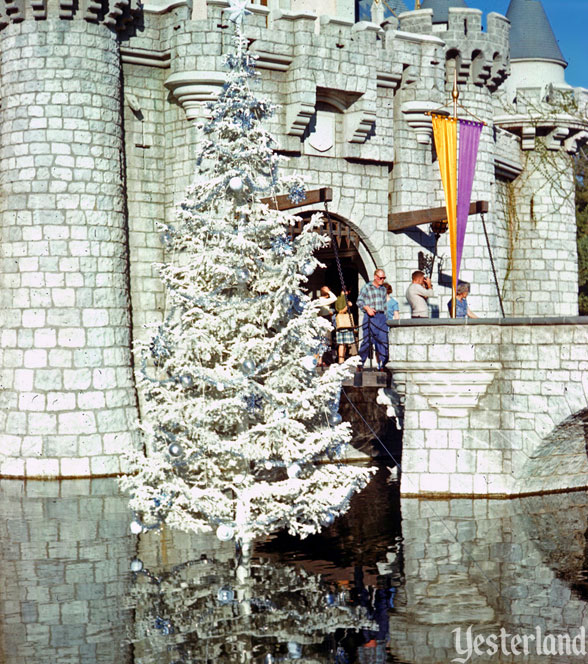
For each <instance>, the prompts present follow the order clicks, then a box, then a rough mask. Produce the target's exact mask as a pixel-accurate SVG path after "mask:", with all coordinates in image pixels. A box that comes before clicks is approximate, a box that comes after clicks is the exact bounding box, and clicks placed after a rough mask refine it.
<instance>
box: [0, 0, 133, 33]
mask: <svg viewBox="0 0 588 664" xmlns="http://www.w3.org/2000/svg"><path fill="white" fill-rule="evenodd" d="M140 11H141V8H140V2H139V1H138V0H104V1H102V0H84V1H83V2H80V3H77V2H71V0H58V1H57V2H52V1H51V0H32V1H31V2H30V3H29V2H26V1H25V0H0V30H2V29H4V28H5V27H7V26H8V25H10V24H11V23H21V22H22V21H26V20H34V21H42V20H47V19H62V20H66V21H71V20H81V21H88V22H89V23H101V24H103V25H105V26H107V27H108V28H110V29H111V30H114V31H115V32H121V31H124V30H125V29H126V28H127V27H128V26H129V24H130V23H132V22H133V21H134V20H135V18H136V17H137V16H138V15H139V13H140Z"/></svg>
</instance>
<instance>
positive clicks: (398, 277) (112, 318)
mask: <svg viewBox="0 0 588 664" xmlns="http://www.w3.org/2000/svg"><path fill="white" fill-rule="evenodd" d="M366 2H367V0H357V2H354V1H353V0H320V1H319V0H261V1H260V0H256V1H255V2H253V4H251V5H249V6H248V8H249V10H250V11H251V12H252V15H251V16H250V17H248V21H247V24H246V27H245V33H246V36H247V37H248V38H249V40H250V48H251V50H252V51H253V52H255V53H256V54H257V56H258V61H257V68H258V71H259V73H260V88H259V94H260V95H262V94H263V95H267V96H269V97H270V98H271V99H272V100H273V101H275V102H277V103H278V104H279V105H280V110H279V112H278V113H277V114H276V116H275V117H274V118H273V120H272V125H271V126H270V130H271V131H272V132H273V133H274V135H275V136H276V138H277V140H278V143H279V145H280V150H281V151H282V152H283V153H284V154H285V155H287V156H288V157H290V161H289V163H288V165H287V168H288V169H289V170H292V171H295V172H299V173H303V174H304V175H305V176H306V177H307V180H308V181H307V186H308V188H309V189H313V188H321V187H329V188H331V189H332V191H333V200H332V202H331V203H330V210H331V213H332V216H333V219H334V220H335V222H336V224H337V233H338V234H339V235H340V237H341V246H340V249H341V251H340V254H341V260H342V263H343V270H344V273H345V275H346V279H347V280H348V281H349V284H350V286H351V289H352V292H357V289H358V288H359V287H360V286H361V284H362V283H363V282H364V281H365V280H366V279H370V278H371V275H372V273H373V270H374V268H375V267H376V266H378V267H382V268H384V269H385V270H386V274H387V277H388V280H389V281H390V282H391V284H392V285H393V287H394V289H395V292H396V293H397V294H398V293H399V294H400V295H399V297H398V299H399V300H400V302H401V309H402V315H403V316H406V315H407V313H408V305H407V304H406V302H404V298H403V297H402V293H403V292H404V289H405V287H406V285H407V284H408V282H409V280H410V273H411V272H412V271H413V270H414V269H415V268H416V267H417V265H418V263H419V253H420V254H421V262H422V261H423V260H425V261H426V259H427V258H429V259H430V257H431V255H432V252H433V251H434V246H435V237H434V234H433V233H432V231H430V230H429V226H428V225H426V226H423V225H421V226H414V227H412V228H406V229H401V230H397V231H391V230H390V227H391V226H390V225H391V219H392V218H393V216H394V215H395V214H396V213H400V212H406V211H420V210H426V209H431V208H436V207H440V206H442V205H443V204H444V198H443V192H442V187H441V182H440V177H439V172H438V167H437V164H436V161H435V159H436V158H435V154H434V149H433V145H432V128H431V121H430V118H429V117H428V116H427V115H426V113H427V112H430V111H433V110H436V109H439V108H445V110H446V111H447V110H448V107H447V103H448V99H449V98H450V96H451V89H452V85H453V80H454V77H455V78H456V80H457V84H458V89H459V93H460V97H459V102H460V105H461V109H460V114H461V113H462V112H463V114H464V117H469V118H470V119H480V120H482V121H484V122H485V123H486V125H487V126H486V127H485V128H484V131H483V132H482V138H481V143H480V151H479V156H478V163H477V171H476V179H475V182H474V190H473V195H472V200H474V201H476V200H480V201H487V202H488V207H489V210H488V213H487V214H486V215H485V217H484V218H482V217H480V215H472V216H471V217H470V221H469V227H468V235H467V239H466V244H465V248H464V256H463V262H462V270H461V273H460V276H461V278H462V279H464V280H466V281H470V282H472V295H471V297H470V305H471V307H472V309H474V310H475V311H476V313H478V315H481V316H488V317H493V316H494V317H495V316H499V315H500V307H501V306H502V307H503V308H504V311H505V314H506V315H507V316H511V317H527V316H543V317H551V316H560V317H562V316H564V317H565V316H575V315H577V312H578V309H577V259H576V237H575V235H576V228H575V215H574V196H573V192H574V181H573V173H572V168H571V155H573V154H574V153H575V152H576V151H577V149H578V147H579V145H581V144H582V143H583V142H584V141H586V140H587V139H588V121H587V120H586V115H585V108H586V104H587V101H588V91H586V90H582V89H572V88H571V87H570V86H568V85H567V84H566V82H565V76H564V69H565V66H566V62H565V59H564V57H563V55H562V54H561V52H560V50H559V47H558V45H557V42H556V40H555V37H554V35H553V32H552V30H551V27H550V25H549V23H548V21H547V18H546V16H545V13H544V11H543V7H542V5H541V2H540V1H539V0H511V3H510V7H509V10H508V12H507V16H506V17H505V16H501V15H499V14H496V13H491V14H489V15H488V16H487V17H486V27H485V29H482V19H483V17H482V12H481V11H479V10H477V9H475V8H470V7H468V6H466V3H465V2H464V1H463V0H423V2H422V3H421V8H420V9H418V10H413V11H408V9H409V8H408V7H407V6H406V5H405V4H404V3H403V2H401V1H396V2H392V3H388V5H391V7H392V9H394V10H395V12H394V13H395V14H397V16H388V17H386V16H385V14H384V10H385V5H384V4H383V3H381V2H378V1H375V2H373V4H372V5H371V7H370V8H369V9H370V10H371V20H370V21H365V20H361V21H358V20H357V18H358V17H359V15H358V12H357V9H358V7H359V5H365V4H366ZM227 6H228V2H227V1H226V0H193V1H190V0H148V1H147V2H146V3H145V4H138V3H135V1H134V0H100V1H98V0H83V1H82V2H79V3H71V2H68V1H66V0H31V1H30V2H25V0H4V2H2V4H1V12H0V19H1V22H0V81H1V83H0V85H1V87H0V90H1V93H2V107H1V109H0V155H1V159H2V177H1V180H0V188H1V195H0V206H1V207H0V252H1V262H0V298H1V311H0V335H1V336H0V339H1V348H0V387H1V392H0V403H1V408H0V475H4V476H8V477H10V476H12V477H79V476H89V475H93V476H101V475H112V474H116V473H118V472H120V470H121V465H120V464H121V461H120V457H119V454H120V452H121V450H123V449H124V448H127V447H129V446H130V445H132V444H133V436H134V434H133V429H134V426H135V424H134V423H135V422H136V420H137V418H138V414H139V404H138V401H137V396H136V392H135V387H134V378H133V367H132V355H131V347H132V343H133V339H134V338H138V337H139V336H140V335H142V334H144V328H143V326H144V324H146V323H152V322H154V321H158V320H160V319H161V316H162V311H163V307H164V302H163V293H162V290H161V284H160V282H159V279H158V277H157V274H156V271H155V269H154V267H153V266H154V263H157V262H160V261H162V260H164V257H165V245H164V243H162V241H161V239H160V233H159V230H158V227H157V223H158V222H161V221H171V220H172V219H173V216H174V205H175V203H176V202H177V201H178V200H179V198H180V197H181V196H182V194H183V191H184V188H185V186H186V185H187V184H188V183H189V182H190V180H191V177H192V175H193V171H194V159H193V155H194V151H195V145H196V144H197V142H198V140H199V133H198V128H197V124H198V120H200V119H202V118H203V117H204V114H205V112H206V109H205V104H206V102H207V101H209V100H211V99H213V98H214V97H215V95H216V94H217V92H218V90H219V89H220V87H221V86H222V84H223V81H224V76H225V73H224V70H223V66H222V57H223V54H224V53H226V52H227V50H228V49H229V48H230V47H231V35H232V33H233V29H232V26H231V24H230V22H229V21H228V20H227V17H226V13H225V11H224V10H225V9H226V7H227ZM386 13H389V12H386ZM462 109H463V110H462ZM315 209H320V207H319V208H316V206H315V207H313V206H307V207H306V208H304V207H303V208H301V211H302V213H303V214H304V215H305V214H306V213H308V212H309V211H310V210H315ZM447 247H448V243H447V237H446V236H444V235H442V236H441V238H440V239H439V243H438V247H437V250H436V254H437V258H436V268H435V269H436V271H435V274H434V277H435V278H434V281H435V283H436V284H437V287H436V290H437V292H438V296H437V299H436V300H435V302H434V303H433V315H434V316H435V315H440V316H445V315H446V305H445V303H446V301H447V299H448V297H449V293H450V289H448V288H447V284H448V270H449V269H450V268H449V263H448V260H447V258H448V248H447ZM326 259H327V261H328V260H330V257H329V256H326ZM333 274H336V273H335V272H334V267H333V266H332V265H327V267H326V268H325V270H324V271H323V272H322V273H321V274H320V275H318V276H317V279H319V280H323V281H328V280H329V279H332V275H333ZM494 275H496V277H494ZM317 283H318V282H317ZM329 285H331V287H332V288H333V289H335V288H337V287H338V285H337V282H336V281H329ZM499 293H500V297H499ZM500 299H502V303H501V302H500Z"/></svg>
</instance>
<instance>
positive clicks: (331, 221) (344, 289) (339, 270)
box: [324, 201, 359, 347]
mask: <svg viewBox="0 0 588 664" xmlns="http://www.w3.org/2000/svg"><path fill="white" fill-rule="evenodd" d="M324 205H325V214H326V216H327V221H328V224H329V236H330V238H331V246H332V247H333V253H334V254H335V263H336V265H337V272H338V273H339V281H340V282H341V290H342V292H343V297H344V298H345V306H346V307H347V313H348V314H349V319H350V320H351V324H352V325H353V328H352V329H353V336H354V338H355V343H356V344H358V347H359V334H358V331H357V327H356V326H355V321H354V320H353V314H352V313H351V311H350V310H349V301H348V300H347V287H346V286H345V279H344V278H343V268H342V267H341V260H340V259H339V250H338V249H337V241H336V240H335V235H334V233H333V220H332V219H331V215H330V214H329V206H328V205H327V201H325V202H324Z"/></svg>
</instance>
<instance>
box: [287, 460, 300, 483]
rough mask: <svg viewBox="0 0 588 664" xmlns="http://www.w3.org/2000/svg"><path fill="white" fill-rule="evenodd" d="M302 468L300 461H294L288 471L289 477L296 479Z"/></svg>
mask: <svg viewBox="0 0 588 664" xmlns="http://www.w3.org/2000/svg"><path fill="white" fill-rule="evenodd" d="M301 470H302V468H301V467H300V464H299V463H293V464H292V465H290V466H288V468H287V470H286V472H287V473H288V477H289V478H290V479H294V478H295V477H298V475H300V471H301Z"/></svg>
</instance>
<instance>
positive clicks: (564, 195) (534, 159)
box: [495, 0, 586, 316]
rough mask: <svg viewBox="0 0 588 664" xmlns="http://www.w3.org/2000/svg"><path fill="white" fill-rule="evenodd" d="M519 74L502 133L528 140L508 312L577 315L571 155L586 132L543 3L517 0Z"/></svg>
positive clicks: (514, 38)
mask: <svg viewBox="0 0 588 664" xmlns="http://www.w3.org/2000/svg"><path fill="white" fill-rule="evenodd" d="M507 17H508V18H509V19H510V21H511V24H512V32H511V62H512V64H511V66H512V75H511V77H510V79H509V80H508V82H507V93H508V94H507V102H509V103H510V104H513V105H512V107H511V110H510V111H508V112H507V113H505V112H504V111H502V112H501V111H499V112H498V114H497V115H496V117H495V123H496V125H497V126H499V127H502V128H503V129H506V130H508V131H509V132H511V133H513V134H515V135H516V136H518V137H519V139H520V146H521V150H522V155H523V157H522V165H523V170H522V172H521V173H520V175H519V176H518V177H517V178H516V179H515V180H514V181H513V182H512V184H511V185H510V186H509V192H508V196H507V199H508V200H507V201H506V205H505V210H504V217H505V219H506V220H507V226H508V228H509V245H510V251H509V257H508V262H509V268H508V280H507V283H506V284H505V289H504V291H505V299H506V300H507V302H508V306H507V312H509V313H510V314H511V315H514V316H576V315H577V313H578V295H577V292H578V266H577V253H576V223H575V209H574V177H573V168H572V163H571V156H570V155H572V154H574V153H575V152H576V150H577V149H578V141H579V140H581V139H582V136H583V135H584V132H585V130H586V123H585V122H584V121H582V119H581V118H580V117H579V115H578V113H576V112H575V111H574V101H573V99H572V97H571V96H570V95H567V94H566V93H567V91H571V88H570V86H569V85H567V84H566V82H565V77H564V69H565V67H566V66H567V63H566V61H565V59H564V57H563V55H562V53H561V50H560V48H559V46H558V44H557V40H556V38H555V35H554V34H553V30H552V29H551V25H550V24H549V20H548V19H547V16H546V14H545V10H544V9H543V5H542V3H541V2H540V0H511V3H510V6H509V8H508V12H507Z"/></svg>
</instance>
